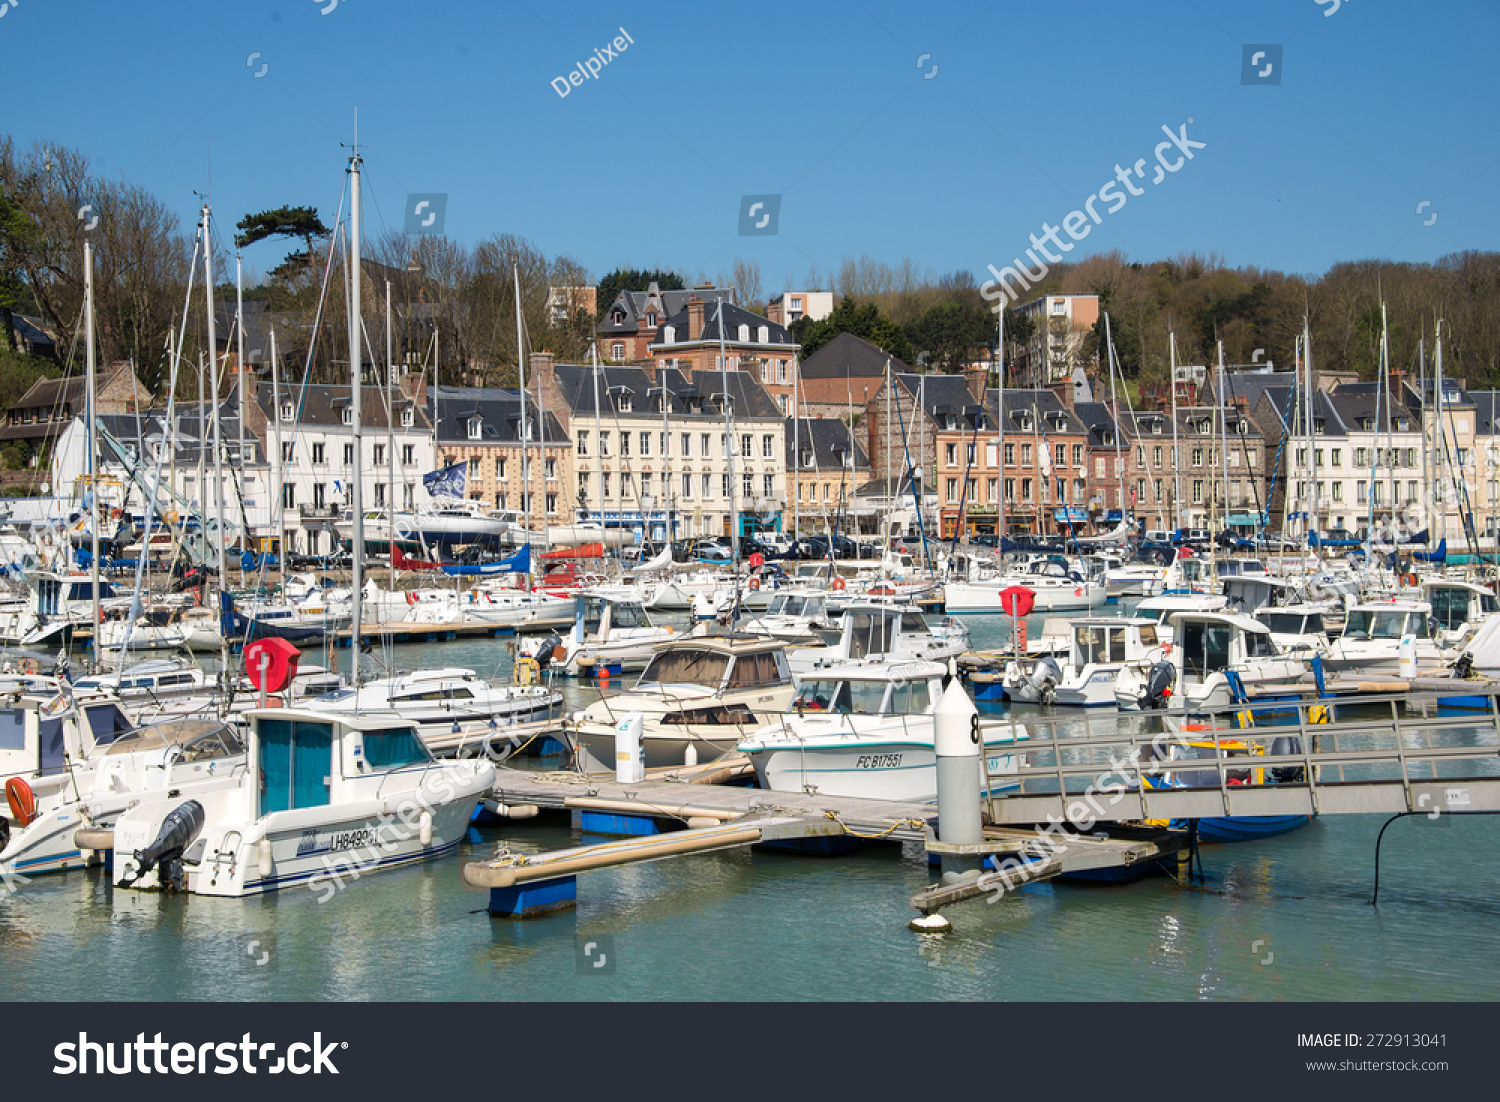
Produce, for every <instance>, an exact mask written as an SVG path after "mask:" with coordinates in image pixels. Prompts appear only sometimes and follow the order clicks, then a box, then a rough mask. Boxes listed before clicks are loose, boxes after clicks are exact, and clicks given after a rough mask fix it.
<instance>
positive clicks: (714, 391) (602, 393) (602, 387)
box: [553, 364, 783, 421]
mask: <svg viewBox="0 0 1500 1102" xmlns="http://www.w3.org/2000/svg"><path fill="white" fill-rule="evenodd" d="M596 370H597V371H598V379H599V406H598V408H599V413H600V415H601V416H612V415H614V414H615V413H619V412H630V413H655V414H657V415H660V414H661V400H662V397H661V391H660V390H659V389H657V387H658V385H659V384H656V383H653V382H652V381H651V376H650V375H648V374H647V373H646V371H645V370H644V369H642V368H639V367H618V366H605V365H603V364H601V365H600V366H599V367H598V368H597V369H596V368H595V367H593V366H592V365H590V364H558V365H557V366H556V367H555V368H554V369H553V375H554V378H555V379H556V381H557V389H558V391H559V392H560V393H561V394H562V398H563V401H564V402H566V403H567V405H568V409H569V410H570V411H571V412H572V415H573V416H574V417H589V416H592V415H593V413H594V372H595V371H596ZM657 377H658V378H660V379H661V380H662V381H663V382H662V384H660V385H665V387H666V390H667V393H668V395H669V397H670V399H671V407H670V409H669V411H668V412H669V413H670V415H671V416H672V417H673V418H679V419H681V418H687V419H694V418H706V419H712V420H716V421H718V420H722V419H723V417H724V408H723V401H722V398H721V395H722V394H723V392H724V381H723V378H722V376H721V374H720V372H718V371H713V370H706V371H691V372H688V371H680V370H677V369H675V368H672V369H665V368H664V369H661V370H659V371H658V372H657ZM729 393H730V396H731V400H732V402H733V406H734V415H735V416H736V417H754V418H765V417H771V418H775V419H776V420H778V421H779V420H782V417H783V415H782V412H781V407H779V406H778V405H777V404H776V401H775V399H773V398H772V397H771V395H770V394H768V393H767V392H766V388H765V387H763V386H761V384H760V380H758V379H756V378H755V377H754V376H752V375H751V374H750V373H749V372H747V371H731V372H729ZM622 398H629V400H630V409H629V410H628V411H622V410H621V409H620V408H619V407H620V403H621V399H622Z"/></svg>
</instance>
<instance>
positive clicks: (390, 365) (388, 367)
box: [355, 280, 396, 600]
mask: <svg viewBox="0 0 1500 1102" xmlns="http://www.w3.org/2000/svg"><path fill="white" fill-rule="evenodd" d="M385 446H386V456H385V530H386V534H387V535H388V536H390V538H391V539H392V540H394V539H395V538H396V349H395V334H394V332H393V331H392V328H391V281H390V280H386V281H385ZM386 550H387V551H389V550H390V548H389V547H387V548H386ZM389 561H390V567H391V588H392V589H395V588H396V556H395V555H391V556H390V559H389ZM355 599H356V600H363V599H364V598H363V597H360V596H358V595H356V597H355Z"/></svg>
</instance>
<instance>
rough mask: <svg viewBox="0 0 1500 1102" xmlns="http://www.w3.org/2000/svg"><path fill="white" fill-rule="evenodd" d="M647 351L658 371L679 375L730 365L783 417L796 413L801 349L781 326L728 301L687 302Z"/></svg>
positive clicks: (670, 319) (659, 330) (671, 318)
mask: <svg viewBox="0 0 1500 1102" xmlns="http://www.w3.org/2000/svg"><path fill="white" fill-rule="evenodd" d="M721 314H722V323H723V331H722V337H721V334H720V321H721ZM649 351H650V353H651V359H652V360H653V361H654V362H655V363H656V364H657V365H658V366H659V367H662V368H667V369H675V370H677V371H709V370H718V369H719V368H720V365H721V360H727V362H728V367H729V370H730V371H747V372H749V373H751V374H752V375H755V376H756V377H757V378H758V379H759V380H760V383H761V385H762V386H763V387H765V389H766V392H767V393H769V394H770V395H771V397H772V398H773V399H774V400H775V402H776V406H777V408H778V409H779V410H780V411H781V414H782V416H783V417H786V416H788V415H790V413H791V411H792V395H793V393H794V388H795V387H796V383H797V353H798V352H799V351H800V349H799V348H798V346H797V343H796V342H795V341H793V340H792V335H791V334H790V333H788V332H787V331H786V329H784V328H783V327H782V326H780V325H777V324H776V323H775V322H773V321H769V320H767V319H766V318H763V317H761V316H760V315H759V314H752V313H750V311H748V310H742V309H740V307H738V306H736V305H734V304H733V303H732V302H729V301H728V300H726V299H720V300H713V299H709V300H704V299H701V298H698V297H696V296H694V297H692V298H689V299H688V301H687V303H686V304H685V305H684V306H683V308H682V311H681V312H680V313H677V314H674V315H673V316H672V317H670V318H668V319H667V320H666V321H665V322H663V323H662V325H661V326H660V328H659V329H658V330H657V336H656V340H655V341H653V342H652V343H651V345H650V346H649Z"/></svg>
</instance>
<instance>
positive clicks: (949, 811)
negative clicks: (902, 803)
mask: <svg viewBox="0 0 1500 1102" xmlns="http://www.w3.org/2000/svg"><path fill="white" fill-rule="evenodd" d="M932 725H933V748H934V750H935V751H936V753H937V804H938V840H939V841H941V842H944V843H946V844H948V845H978V844H979V843H980V842H982V841H983V840H984V819H983V817H982V816H981V814H980V808H979V790H980V788H981V787H983V786H982V784H981V773H982V771H983V762H982V759H981V754H982V753H983V747H982V746H981V745H980V742H981V739H980V734H979V711H978V709H976V708H975V707H974V702H973V701H972V700H970V699H969V694H968V693H966V692H964V689H963V686H962V685H961V684H959V682H958V681H957V680H954V681H950V682H949V683H948V687H947V688H946V689H945V690H943V695H942V697H940V698H939V700H938V702H937V707H936V708H934V709H933V713H932ZM942 861H943V879H944V880H949V881H951V880H953V879H956V878H958V877H961V876H964V875H974V876H977V875H978V873H979V855H978V854H974V855H973V856H972V857H962V858H958V857H948V856H944V857H943V859H942Z"/></svg>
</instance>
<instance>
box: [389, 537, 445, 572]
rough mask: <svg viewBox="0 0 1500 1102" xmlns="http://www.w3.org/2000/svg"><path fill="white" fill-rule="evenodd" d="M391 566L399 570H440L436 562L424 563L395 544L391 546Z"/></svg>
mask: <svg viewBox="0 0 1500 1102" xmlns="http://www.w3.org/2000/svg"><path fill="white" fill-rule="evenodd" d="M391 565H392V566H394V567H395V568H396V569H397V570H436V569H437V568H438V564H437V563H435V562H423V561H422V560H421V559H414V558H412V557H411V556H410V555H408V554H406V553H405V552H403V551H402V550H401V548H399V547H397V546H396V545H395V544H394V543H393V544H391Z"/></svg>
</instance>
